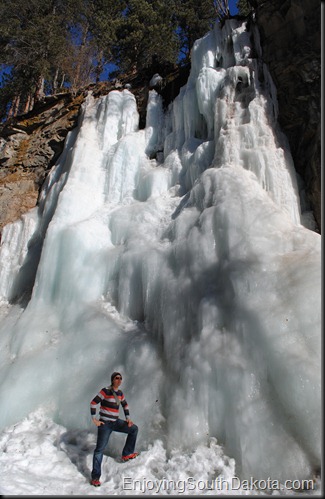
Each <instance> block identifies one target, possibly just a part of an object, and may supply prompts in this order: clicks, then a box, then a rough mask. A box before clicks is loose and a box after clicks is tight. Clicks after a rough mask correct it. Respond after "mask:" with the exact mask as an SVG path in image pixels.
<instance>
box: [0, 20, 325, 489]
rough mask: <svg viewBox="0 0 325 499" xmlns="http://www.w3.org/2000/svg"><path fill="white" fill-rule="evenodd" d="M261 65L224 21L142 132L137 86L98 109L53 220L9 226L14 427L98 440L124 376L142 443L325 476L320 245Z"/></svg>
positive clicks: (31, 218) (63, 160) (4, 271)
mask: <svg viewBox="0 0 325 499" xmlns="http://www.w3.org/2000/svg"><path fill="white" fill-rule="evenodd" d="M252 40H253V41H252ZM259 51H260V49H259V43H258V34H257V32H256V31H255V30H254V29H253V31H251V32H250V31H248V30H247V26H246V24H245V23H243V24H241V23H239V22H238V21H236V20H230V21H227V22H226V23H225V26H224V27H223V28H222V29H221V28H220V27H219V26H218V25H216V27H215V28H214V30H213V31H211V32H209V33H208V34H207V35H206V36H205V37H203V38H202V39H200V40H198V41H197V42H196V43H195V45H194V48H193V51H192V69H191V74H190V77H189V80H188V83H187V84H186V86H184V87H183V88H182V89H181V91H180V93H179V95H178V96H177V98H176V99H175V100H174V102H173V103H172V104H171V105H170V106H169V108H168V110H167V111H166V112H164V111H163V106H162V100H161V97H160V96H159V95H158V94H157V93H156V92H155V91H154V90H151V91H150V93H149V102H148V108H147V122H146V128H145V129H144V130H139V126H138V122H139V115H138V111H137V104H136V100H135V97H134V95H133V94H132V93H131V92H130V91H129V90H122V91H117V90H115V91H111V92H110V93H109V94H108V95H107V96H104V97H101V98H98V99H95V98H94V97H93V96H92V95H90V94H89V95H88V97H87V100H86V103H85V105H84V106H83V111H82V115H81V117H80V122H79V126H78V128H77V129H75V130H73V131H72V132H70V133H69V135H68V138H67V140H66V145H65V150H64V152H63V154H62V155H61V157H60V159H59V160H58V162H57V164H56V165H55V166H54V167H53V169H52V171H51V173H50V174H49V176H48V178H47V181H46V183H45V185H44V187H43V191H42V195H41V199H40V204H39V207H38V209H37V210H33V211H31V212H30V213H28V214H27V215H24V216H23V217H22V219H21V220H19V221H17V222H15V223H14V224H11V225H8V226H6V227H5V229H4V231H3V237H2V243H1V252H0V279H1V281H0V295H1V297H2V307H1V314H2V321H1V327H0V356H1V357H0V358H1V363H0V366H1V367H0V372H1V375H0V376H1V377H0V394H1V401H2V407H1V415H0V425H1V428H4V426H6V425H9V424H12V423H15V422H17V421H20V420H21V419H22V418H23V417H25V416H26V415H27V414H28V413H29V412H30V411H32V410H34V409H35V408H37V407H39V406H44V407H45V408H46V410H48V412H49V414H50V415H51V417H52V418H53V419H54V420H55V421H57V422H59V423H60V424H63V425H65V426H66V427H67V428H90V427H91V422H90V415H89V409H88V406H89V402H90V400H91V398H92V397H93V396H94V395H95V394H96V393H97V392H98V389H100V388H101V387H102V386H105V385H106V384H107V383H109V374H110V373H111V372H112V371H114V370H118V371H121V372H123V374H124V379H125V381H124V385H123V389H124V391H125V393H126V394H127V399H128V402H129V405H130V408H131V415H132V419H133V420H134V421H136V422H137V424H138V426H139V428H140V433H139V446H140V447H141V448H143V449H144V448H146V447H147V446H148V444H150V443H152V442H154V441H155V440H157V439H160V440H161V441H162V442H163V445H164V446H165V448H166V449H167V451H169V450H171V449H173V448H178V449H184V452H191V451H194V449H195V448H197V446H199V445H202V444H203V445H207V446H208V445H209V442H210V441H211V438H217V441H218V443H219V444H222V445H223V446H224V449H225V453H226V454H227V455H228V456H230V457H233V458H234V459H235V462H236V470H237V473H239V474H240V475H241V476H242V477H248V476H253V477H255V478H267V477H272V478H274V479H279V480H284V479H286V478H292V479H294V478H299V479H301V478H302V479H304V478H308V477H310V476H311V475H312V473H313V472H314V471H315V469H317V468H319V467H320V455H321V439H320V431H321V395H320V381H321V365H320V363H321V354H320V352H321V331H320V321H321V303H320V296H321V292H320V291H321V280H320V276H321V273H320V262H321V257H320V236H319V235H318V234H316V233H315V232H313V231H312V230H310V229H309V228H307V227H305V226H303V225H302V224H301V214H300V204H299V193H298V190H297V181H296V174H295V171H294V166H293V162H292V158H291V155H290V151H289V148H288V145H287V142H286V138H285V137H284V136H283V134H282V133H281V131H280V130H279V128H278V125H277V101H276V92H275V88H274V86H273V83H272V81H271V78H270V76H269V74H268V71H267V68H266V67H265V66H264V65H263V63H262V62H261V59H260V58H259V57H258V54H259ZM256 53H257V56H256ZM150 158H155V159H150Z"/></svg>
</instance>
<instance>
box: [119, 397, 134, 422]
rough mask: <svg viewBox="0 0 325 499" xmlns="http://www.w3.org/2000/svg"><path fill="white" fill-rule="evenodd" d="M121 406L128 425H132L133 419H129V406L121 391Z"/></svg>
mask: <svg viewBox="0 0 325 499" xmlns="http://www.w3.org/2000/svg"><path fill="white" fill-rule="evenodd" d="M121 406H122V407H123V411H124V415H125V419H126V422H127V424H128V426H132V425H133V421H131V419H130V411H129V406H128V403H127V401H126V400H125V397H124V394H123V393H122V397H121Z"/></svg>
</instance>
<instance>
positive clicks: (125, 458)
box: [122, 452, 139, 461]
mask: <svg viewBox="0 0 325 499" xmlns="http://www.w3.org/2000/svg"><path fill="white" fill-rule="evenodd" d="M138 455H139V453H138V452H133V454H129V455H127V456H122V461H129V460H130V459H134V458H135V457H137V456H138Z"/></svg>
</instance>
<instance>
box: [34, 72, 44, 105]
mask: <svg viewBox="0 0 325 499" xmlns="http://www.w3.org/2000/svg"><path fill="white" fill-rule="evenodd" d="M44 96H45V94H44V78H43V76H39V78H38V80H37V83H36V90H35V95H34V98H35V102H38V101H40V100H41V99H43V97H44Z"/></svg>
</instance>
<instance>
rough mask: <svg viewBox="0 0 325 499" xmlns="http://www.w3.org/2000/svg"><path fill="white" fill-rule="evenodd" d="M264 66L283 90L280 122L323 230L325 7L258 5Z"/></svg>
mask: <svg viewBox="0 0 325 499" xmlns="http://www.w3.org/2000/svg"><path fill="white" fill-rule="evenodd" d="M251 3H255V7H256V11H255V18H256V22H257V25H258V28H259V32H260V38H261V46H262V51H263V59H264V62H265V63H266V64H267V65H268V68H269V71H270V73H271V75H272V78H273V80H274V83H275V85H276V88H277V94H278V103H279V123H280V125H281V127H282V130H283V131H284V133H285V134H286V136H287V137H288V140H289V144H290V148H291V153H292V156H293V160H294V164H295V168H296V170H297V172H298V173H299V174H300V175H301V177H302V178H303V180H304V182H305V187H306V193H305V194H306V198H307V201H308V202H309V204H310V207H311V209H312V211H313V213H314V216H315V219H316V222H317V225H318V229H319V231H320V228H321V2H320V1H319V0H309V1H308V2H305V1H304V0H272V1H270V0H255V2H251Z"/></svg>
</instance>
